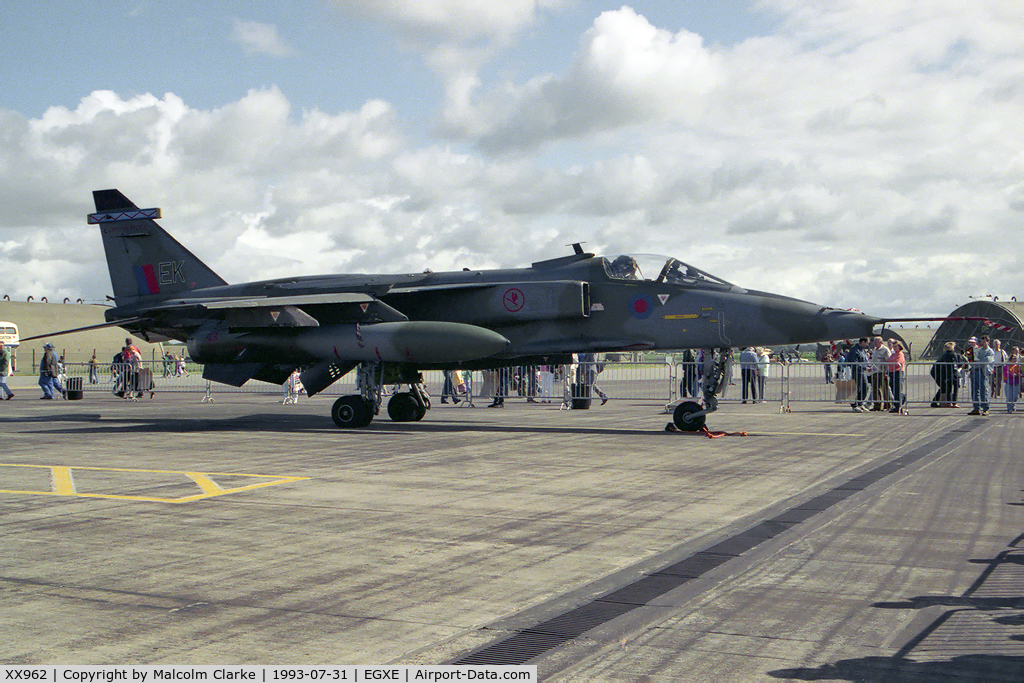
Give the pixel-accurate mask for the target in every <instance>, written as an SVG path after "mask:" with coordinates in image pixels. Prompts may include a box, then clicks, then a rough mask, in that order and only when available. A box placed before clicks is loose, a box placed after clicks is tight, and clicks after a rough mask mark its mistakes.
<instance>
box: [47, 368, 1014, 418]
mask: <svg viewBox="0 0 1024 683" xmlns="http://www.w3.org/2000/svg"><path fill="white" fill-rule="evenodd" d="M456 373H458V374H460V375H461V377H462V382H461V384H462V386H461V387H459V384H460V382H459V381H458V380H457V379H456V378H455V376H454V375H455V374H456ZM445 374H446V373H444V372H442V371H440V370H429V371H426V372H424V373H423V380H424V384H425V386H426V389H427V392H428V394H429V395H430V396H431V397H432V399H433V401H434V402H437V401H438V400H439V399H441V398H442V397H443V396H444V394H445V383H446V380H445ZM701 374H702V367H701V364H700V363H665V362H620V363H593V364H589V363H581V364H576V365H571V366H569V365H566V366H516V367H511V368H502V369H499V370H482V371H481V370H474V371H472V372H470V371H454V372H453V374H452V384H451V387H450V389H449V390H448V392H447V393H448V396H449V397H448V401H451V400H452V399H451V398H450V397H451V395H452V393H453V392H454V394H455V396H456V397H458V398H459V400H460V402H461V400H462V399H464V398H466V396H467V393H466V390H467V389H468V390H469V392H470V393H469V394H468V395H469V396H471V397H472V398H473V399H475V400H476V401H492V400H493V399H494V398H495V397H501V398H504V399H505V400H513V401H514V400H524V401H525V400H530V399H532V400H534V401H551V402H552V403H562V402H563V401H568V400H569V399H571V398H572V397H573V396H574V395H578V394H579V393H580V392H581V391H586V390H580V389H573V387H574V386H577V387H578V386H580V385H584V386H589V387H591V389H590V390H589V394H590V397H591V398H594V399H602V398H603V397H608V398H609V399H614V400H622V399H632V400H642V401H658V402H664V403H671V402H673V401H676V400H680V399H682V400H687V399H688V400H700V398H701V397H702V395H703V394H702V388H701ZM996 377H998V378H1000V379H1001V377H1002V372H1001V371H999V372H996V373H993V378H996ZM1018 377H1019V375H1018ZM65 378H81V379H82V390H83V392H84V394H90V393H96V392H107V393H114V392H124V390H125V388H126V387H127V388H128V389H129V391H128V394H129V396H131V395H133V394H141V395H142V397H145V398H149V394H150V393H152V394H153V395H154V396H157V395H159V394H161V393H194V394H202V395H204V396H206V397H207V399H210V398H213V397H215V396H217V395H226V394H232V393H243V394H263V395H268V396H275V397H279V398H280V399H282V400H283V398H284V396H285V395H286V390H285V389H284V388H283V387H281V386H279V385H276V384H271V383H267V382H260V381H256V380H250V381H248V382H246V383H245V384H244V385H243V386H241V387H232V386H229V385H226V384H220V383H218V382H210V381H207V380H205V379H203V377H202V366H197V365H195V364H192V363H190V364H189V365H188V366H187V367H182V366H181V365H171V366H167V365H165V364H164V363H163V362H162V361H155V362H152V361H144V362H142V363H141V364H140V365H139V366H138V367H137V368H132V367H130V366H129V365H127V364H124V365H110V364H103V365H98V366H91V365H90V364H88V363H68V364H67V365H66V367H65ZM762 380H763V381H762ZM724 382H725V386H724V387H723V392H722V393H721V394H720V397H719V399H720V402H723V403H734V402H740V401H742V400H743V389H744V387H743V386H742V383H743V375H742V373H741V372H740V370H739V368H738V367H734V368H733V373H732V376H731V377H726V378H725V379H724ZM858 382H859V380H858V379H856V376H855V373H854V372H853V368H851V367H850V366H848V365H845V364H836V363H817V362H796V363H789V364H785V365H782V364H775V363H773V364H772V365H771V366H770V367H769V370H768V373H767V376H766V377H763V378H760V377H759V378H757V379H755V386H754V388H753V391H755V392H756V399H757V400H758V401H766V402H769V403H776V402H777V403H778V404H779V405H780V409H781V410H782V411H783V412H788V411H789V410H790V409H791V408H792V406H793V404H795V403H819V404H827V403H832V404H839V405H841V404H847V405H849V404H851V403H855V402H858V401H862V402H870V403H872V404H873V403H874V401H875V399H874V397H875V395H876V394H877V395H878V396H880V397H881V402H883V403H887V404H891V402H892V397H893V396H894V395H896V394H897V393H899V394H903V395H904V396H905V401H904V402H905V403H906V404H907V405H911V406H913V405H917V406H921V405H931V404H932V403H937V404H948V405H952V404H954V403H959V404H961V405H969V404H970V403H971V389H970V381H969V375H968V371H967V370H966V368H964V367H963V366H960V365H949V366H945V365H940V364H937V363H932V362H919V363H908V364H907V369H906V371H905V373H901V374H900V376H899V380H898V382H895V381H894V379H893V376H892V373H884V376H883V375H881V374H879V375H871V374H869V373H867V372H865V373H863V381H862V382H861V387H860V396H859V397H858ZM940 384H941V386H940ZM1004 384H1005V383H1004V382H1003V381H996V380H995V379H992V380H990V395H991V399H990V403H992V405H993V407H996V406H998V407H1000V408H1002V406H1003V404H1004V403H1005V401H1006V395H1007V394H1012V393H1014V392H1015V390H1016V388H1017V385H1012V386H1011V387H1009V388H1008V387H1006V386H1005V385H1004ZM395 389H396V387H394V386H393V385H385V387H384V393H385V396H387V395H388V394H390V393H392V392H393V391H394V390H395ZM747 389H748V390H750V387H749V385H748V387H747ZM574 391H575V392H576V394H574V393H573V392H574ZM355 393H358V387H357V384H356V373H355V372H350V373H348V374H347V375H345V376H344V377H342V378H341V379H340V380H338V381H337V382H335V383H334V384H332V385H331V386H329V387H328V388H327V389H326V390H324V391H323V392H322V395H324V396H330V397H337V396H344V395H348V394H355ZM762 394H763V395H762ZM748 396H749V394H748ZM749 397H750V400H754V397H753V396H749ZM385 400H387V399H386V398H385ZM890 407H891V405H890Z"/></svg>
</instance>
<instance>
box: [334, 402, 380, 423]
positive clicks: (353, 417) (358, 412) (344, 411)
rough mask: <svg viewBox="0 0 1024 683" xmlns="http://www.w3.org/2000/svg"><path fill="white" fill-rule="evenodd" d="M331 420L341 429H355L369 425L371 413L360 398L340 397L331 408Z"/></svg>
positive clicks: (371, 417) (371, 418)
mask: <svg viewBox="0 0 1024 683" xmlns="http://www.w3.org/2000/svg"><path fill="white" fill-rule="evenodd" d="M331 419H333V420H334V424H336V425H338V426H339V427H341V428H342V429H356V428H358V427H365V426H366V425H368V424H370V422H371V421H372V420H373V411H372V410H370V406H369V405H368V404H367V403H366V401H365V400H364V399H363V397H362V396H356V395H352V396H342V397H341V398H339V399H338V400H337V401H335V402H334V406H333V407H332V408H331Z"/></svg>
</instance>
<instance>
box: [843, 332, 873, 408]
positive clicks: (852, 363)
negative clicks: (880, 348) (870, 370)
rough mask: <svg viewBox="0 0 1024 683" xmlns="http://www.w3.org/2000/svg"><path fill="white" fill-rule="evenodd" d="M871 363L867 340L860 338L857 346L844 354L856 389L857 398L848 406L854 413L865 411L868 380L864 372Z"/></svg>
mask: <svg viewBox="0 0 1024 683" xmlns="http://www.w3.org/2000/svg"><path fill="white" fill-rule="evenodd" d="M870 363H871V355H870V354H869V353H868V338H867V337H861V338H860V340H859V341H858V342H857V345H856V346H854V347H853V348H851V349H850V351H849V352H848V353H847V354H846V364H847V365H848V366H849V368H850V371H851V372H852V373H853V375H852V376H853V383H854V386H856V387H857V398H856V400H855V401H854V402H853V403H851V404H850V407H851V408H853V412H855V413H863V412H864V411H865V410H866V409H865V408H864V404H865V402H866V400H867V397H868V378H867V375H866V374H864V370H865V369H866V368H867V367H868V365H870Z"/></svg>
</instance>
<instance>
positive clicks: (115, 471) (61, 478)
mask: <svg viewBox="0 0 1024 683" xmlns="http://www.w3.org/2000/svg"><path fill="white" fill-rule="evenodd" d="M7 468H23V469H22V470H21V471H23V472H25V470H29V471H36V472H38V473H39V474H43V473H42V472H41V470H49V474H50V490H49V491H43V490H32V489H14V488H0V493H20V494H25V495H30V496H73V497H77V498H110V499H114V500H144V501H149V502H154V503H191V502H192V501H196V500H202V499H204V498H213V497H214V496H223V495H227V494H229V493H240V492H242V491H252V490H254V489H260V488H265V487H267V486H275V485H277V484H288V483H291V482H294V481H304V480H306V479H309V477H287V476H279V475H273V474H241V473H229V472H185V471H181V470H137V469H125V468H117V467H64V466H50V465H14V464H2V463H0V477H2V478H0V481H3V482H8V481H9V480H10V479H11V475H13V476H14V478H15V479H16V480H17V479H27V480H32V479H35V480H37V481H39V484H42V485H45V483H43V480H39V478H38V477H34V476H25V477H21V476H18V472H19V470H11V469H7ZM4 470H6V471H4ZM75 473H78V474H79V480H80V481H78V482H76V481H75ZM90 473H93V474H100V479H101V480H105V481H101V482H99V490H101V491H102V490H104V489H109V490H110V492H109V493H106V492H102V493H95V492H93V493H85V492H83V490H82V489H85V488H89V489H96V488H97V483H96V482H91V484H92V486H89V487H86V486H83V485H82V483H83V482H85V481H86V480H87V479H89V475H90ZM101 473H105V474H101ZM25 474H28V472H25ZM119 475H123V476H119ZM134 475H156V476H155V477H153V476H149V477H147V480H148V482H149V483H148V484H147V485H146V487H147V488H169V487H179V488H180V487H182V486H184V487H186V488H187V489H192V490H194V489H195V488H198V489H199V491H200V493H194V494H191V495H183V496H177V497H160V496H145V495H127V494H124V493H118V492H117V490H118V489H122V490H124V489H129V488H132V484H130V483H129V482H128V481H126V480H130V479H131V478H132V477H133V476H134ZM163 475H167V476H166V477H164V476H163ZM43 476H45V475H43ZM218 479H220V480H222V481H231V482H232V485H229V486H221V484H218V483H217V480H218ZM111 480H113V481H111ZM119 480H123V481H119ZM245 480H255V481H253V483H248V484H245V485H243V486H238V485H237V484H239V483H241V482H242V481H245ZM19 483H20V482H19ZM119 484H123V487H122V486H119ZM0 485H2V484H0ZM135 486H137V484H136V485H135Z"/></svg>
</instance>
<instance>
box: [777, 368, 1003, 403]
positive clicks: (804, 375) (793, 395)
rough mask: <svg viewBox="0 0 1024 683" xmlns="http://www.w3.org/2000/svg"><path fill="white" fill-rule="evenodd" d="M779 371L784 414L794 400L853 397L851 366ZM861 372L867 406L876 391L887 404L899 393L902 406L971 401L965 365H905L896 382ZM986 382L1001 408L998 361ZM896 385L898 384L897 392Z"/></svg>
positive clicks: (835, 400) (854, 380)
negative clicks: (783, 376) (780, 372)
mask: <svg viewBox="0 0 1024 683" xmlns="http://www.w3.org/2000/svg"><path fill="white" fill-rule="evenodd" d="M782 370H783V374H784V375H785V376H786V382H785V383H784V386H783V391H782V394H781V401H782V410H783V411H787V412H788V410H789V409H790V408H791V406H792V404H793V403H837V404H851V403H854V402H855V401H856V400H857V383H858V379H857V378H856V374H855V372H854V368H852V367H851V366H849V365H847V364H845V363H799V362H798V363H791V364H789V365H786V366H784V367H783V368H782ZM862 374H863V376H864V379H865V380H866V382H865V383H866V386H867V392H866V394H867V396H866V398H864V399H862V400H864V401H866V402H870V403H871V404H874V403H875V402H876V394H877V398H878V399H879V400H878V401H877V402H879V403H888V404H890V405H891V404H892V402H893V401H894V398H895V397H898V395H902V396H903V403H904V405H907V406H915V405H916V406H919V407H920V406H931V405H932V404H933V403H934V404H938V405H939V406H941V407H950V405H951V404H954V403H959V404H960V405H962V406H963V405H970V403H971V384H970V377H969V371H968V370H967V369H966V366H965V365H964V364H956V363H935V362H927V361H925V362H915V363H907V369H906V371H905V372H903V373H899V378H898V381H897V382H894V381H893V373H882V374H876V373H871V372H870V371H869V370H862ZM1018 378H1019V374H1018ZM988 383H989V394H990V403H991V404H992V405H993V406H1000V407H1001V406H1002V405H1003V404H1005V403H1006V396H1007V395H1008V394H1010V393H1011V392H1012V389H1008V388H1007V386H1006V383H1005V381H1004V380H1003V366H1002V365H1000V366H997V368H996V370H995V372H993V373H992V375H991V376H990V377H989V379H988ZM896 387H899V391H898V392H897V390H896ZM862 393H863V390H862Z"/></svg>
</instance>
